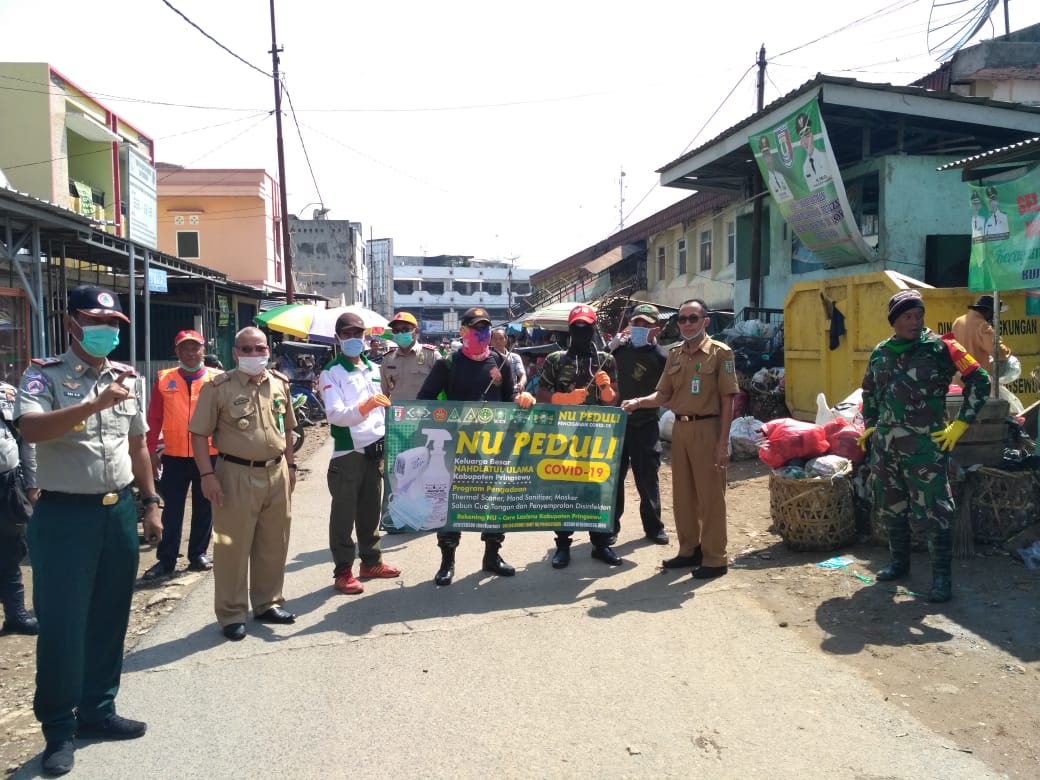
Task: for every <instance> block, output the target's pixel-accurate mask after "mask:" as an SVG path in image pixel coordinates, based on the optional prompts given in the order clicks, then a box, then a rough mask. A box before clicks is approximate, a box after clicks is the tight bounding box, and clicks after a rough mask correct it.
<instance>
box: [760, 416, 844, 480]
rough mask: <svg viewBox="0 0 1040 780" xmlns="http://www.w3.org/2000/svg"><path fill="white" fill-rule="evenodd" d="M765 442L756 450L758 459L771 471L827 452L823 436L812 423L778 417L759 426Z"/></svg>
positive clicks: (824, 435) (822, 432)
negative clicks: (790, 461) (798, 459)
mask: <svg viewBox="0 0 1040 780" xmlns="http://www.w3.org/2000/svg"><path fill="white" fill-rule="evenodd" d="M762 432H763V433H764V434H765V435H766V439H767V440H766V442H765V443H764V444H763V445H762V447H760V448H759V450H758V457H759V459H760V460H761V461H762V462H763V463H765V464H766V465H767V466H769V467H771V468H774V469H776V468H780V467H781V466H783V465H784V464H785V463H787V462H788V461H789V460H793V459H795V458H815V457H816V456H817V455H823V454H824V453H825V452H827V448H828V446H829V445H828V444H827V435H826V434H825V433H824V430H823V428H821V427H820V426H819V425H814V424H812V423H807V422H802V421H801V420H795V419H793V418H791V417H782V418H780V419H778V420H770V421H769V422H767V423H764V424H763V425H762Z"/></svg>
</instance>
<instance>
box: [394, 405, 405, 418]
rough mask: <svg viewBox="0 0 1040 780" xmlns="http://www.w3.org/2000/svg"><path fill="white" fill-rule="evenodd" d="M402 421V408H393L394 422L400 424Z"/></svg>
mask: <svg viewBox="0 0 1040 780" xmlns="http://www.w3.org/2000/svg"><path fill="white" fill-rule="evenodd" d="M403 419H404V407H403V406H395V407H394V420H396V421H397V422H401V420H403Z"/></svg>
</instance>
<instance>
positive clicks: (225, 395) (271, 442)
mask: <svg viewBox="0 0 1040 780" xmlns="http://www.w3.org/2000/svg"><path fill="white" fill-rule="evenodd" d="M252 380H253V378H252V377H250V376H249V375H248V374H247V373H245V372H244V371H239V370H238V369H235V370H233V371H227V372H225V373H223V374H220V375H219V376H217V377H214V378H213V379H212V380H210V381H209V382H207V383H206V384H204V385H203V386H202V390H201V392H200V393H199V400H198V402H197V403H196V405H195V413H194V414H192V416H191V421H190V422H189V423H188V431H189V432H191V433H197V434H198V435H200V436H212V437H213V446H214V447H215V448H216V449H217V451H218V452H222V453H224V454H225V455H231V456H233V457H236V458H243V459H245V460H271V459H272V458H276V457H278V456H279V455H281V454H282V453H284V452H285V432H286V431H291V430H292V429H293V428H295V427H296V415H295V413H294V412H293V408H292V401H291V398H290V395H289V382H288V380H287V379H286V378H285V376H284V375H282V374H279V373H276V372H273V371H264V376H263V380H262V381H261V382H260V384H256V383H255V382H253V381H252Z"/></svg>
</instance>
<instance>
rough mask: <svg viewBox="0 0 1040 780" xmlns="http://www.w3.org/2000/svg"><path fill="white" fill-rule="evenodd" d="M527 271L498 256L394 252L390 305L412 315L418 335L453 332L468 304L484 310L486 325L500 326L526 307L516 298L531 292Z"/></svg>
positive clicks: (434, 335) (450, 333) (519, 298)
mask: <svg viewBox="0 0 1040 780" xmlns="http://www.w3.org/2000/svg"><path fill="white" fill-rule="evenodd" d="M531 273H532V272H531V271H528V270H524V269H520V268H514V267H513V266H512V264H511V263H509V262H506V261H503V260H475V259H473V258H471V257H466V256H463V255H437V256H435V257H410V256H395V257H394V259H393V266H392V268H391V279H392V284H393V293H392V296H391V300H392V307H393V310H394V311H395V312H399V311H408V312H411V313H412V314H414V315H415V318H416V319H417V320H418V321H419V328H420V331H421V332H422V337H423V338H436V337H440V336H444V335H448V336H454V335H456V334H457V333H458V330H459V317H461V316H462V314H463V312H465V311H466V309H469V308H471V307H474V306H481V307H483V308H485V309H487V311H488V315H489V316H490V318H491V322H492V324H494V325H504V324H505V323H506V322H508V321H509V320H511V319H513V318H514V317H515V316H516V315H517V314H519V313H520V312H521V311H527V307H525V306H523V305H522V304H521V299H523V298H525V297H527V296H528V295H530V293H531V281H530V279H531Z"/></svg>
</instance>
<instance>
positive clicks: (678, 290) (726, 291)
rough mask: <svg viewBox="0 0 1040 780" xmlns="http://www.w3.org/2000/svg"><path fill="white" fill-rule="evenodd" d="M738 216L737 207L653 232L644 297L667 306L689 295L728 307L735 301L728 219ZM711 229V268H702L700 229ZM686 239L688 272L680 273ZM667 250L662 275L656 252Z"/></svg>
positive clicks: (648, 244) (640, 294) (716, 306)
mask: <svg viewBox="0 0 1040 780" xmlns="http://www.w3.org/2000/svg"><path fill="white" fill-rule="evenodd" d="M735 219H736V210H735V208H730V209H727V210H725V211H723V212H721V213H719V214H717V215H714V216H710V217H706V218H704V219H700V220H697V221H696V222H694V223H688V224H676V225H673V226H672V227H670V228H669V229H667V230H665V231H662V232H660V233H655V234H654V235H652V236H650V237H649V238H648V239H647V242H646V264H647V271H646V278H647V286H648V289H647V290H646V291H645V295H644V294H643V292H642V291H637V293H636V294H635V297H645V298H648V299H649V300H653V301H656V302H658V303H660V304H662V305H664V306H678V305H679V304H680V303H682V302H683V301H685V300H686V299H688V298H703V299H704V301H705V302H707V304H708V307H709V308H712V309H729V308H730V307H731V306H732V305H733V289H734V288H733V285H734V280H735V277H736V263H735V262H733V263H731V262H729V257H728V252H727V232H726V225H727V222H729V221H731V220H735ZM704 231H711V234H712V241H711V269H710V270H707V271H701V270H700V262H701V233H702V232H704ZM682 238H685V239H686V273H684V274H680V273H679V240H680V239H682ZM660 248H664V251H665V275H664V278H663V279H661V278H659V274H658V261H657V254H658V251H659V249H660Z"/></svg>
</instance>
